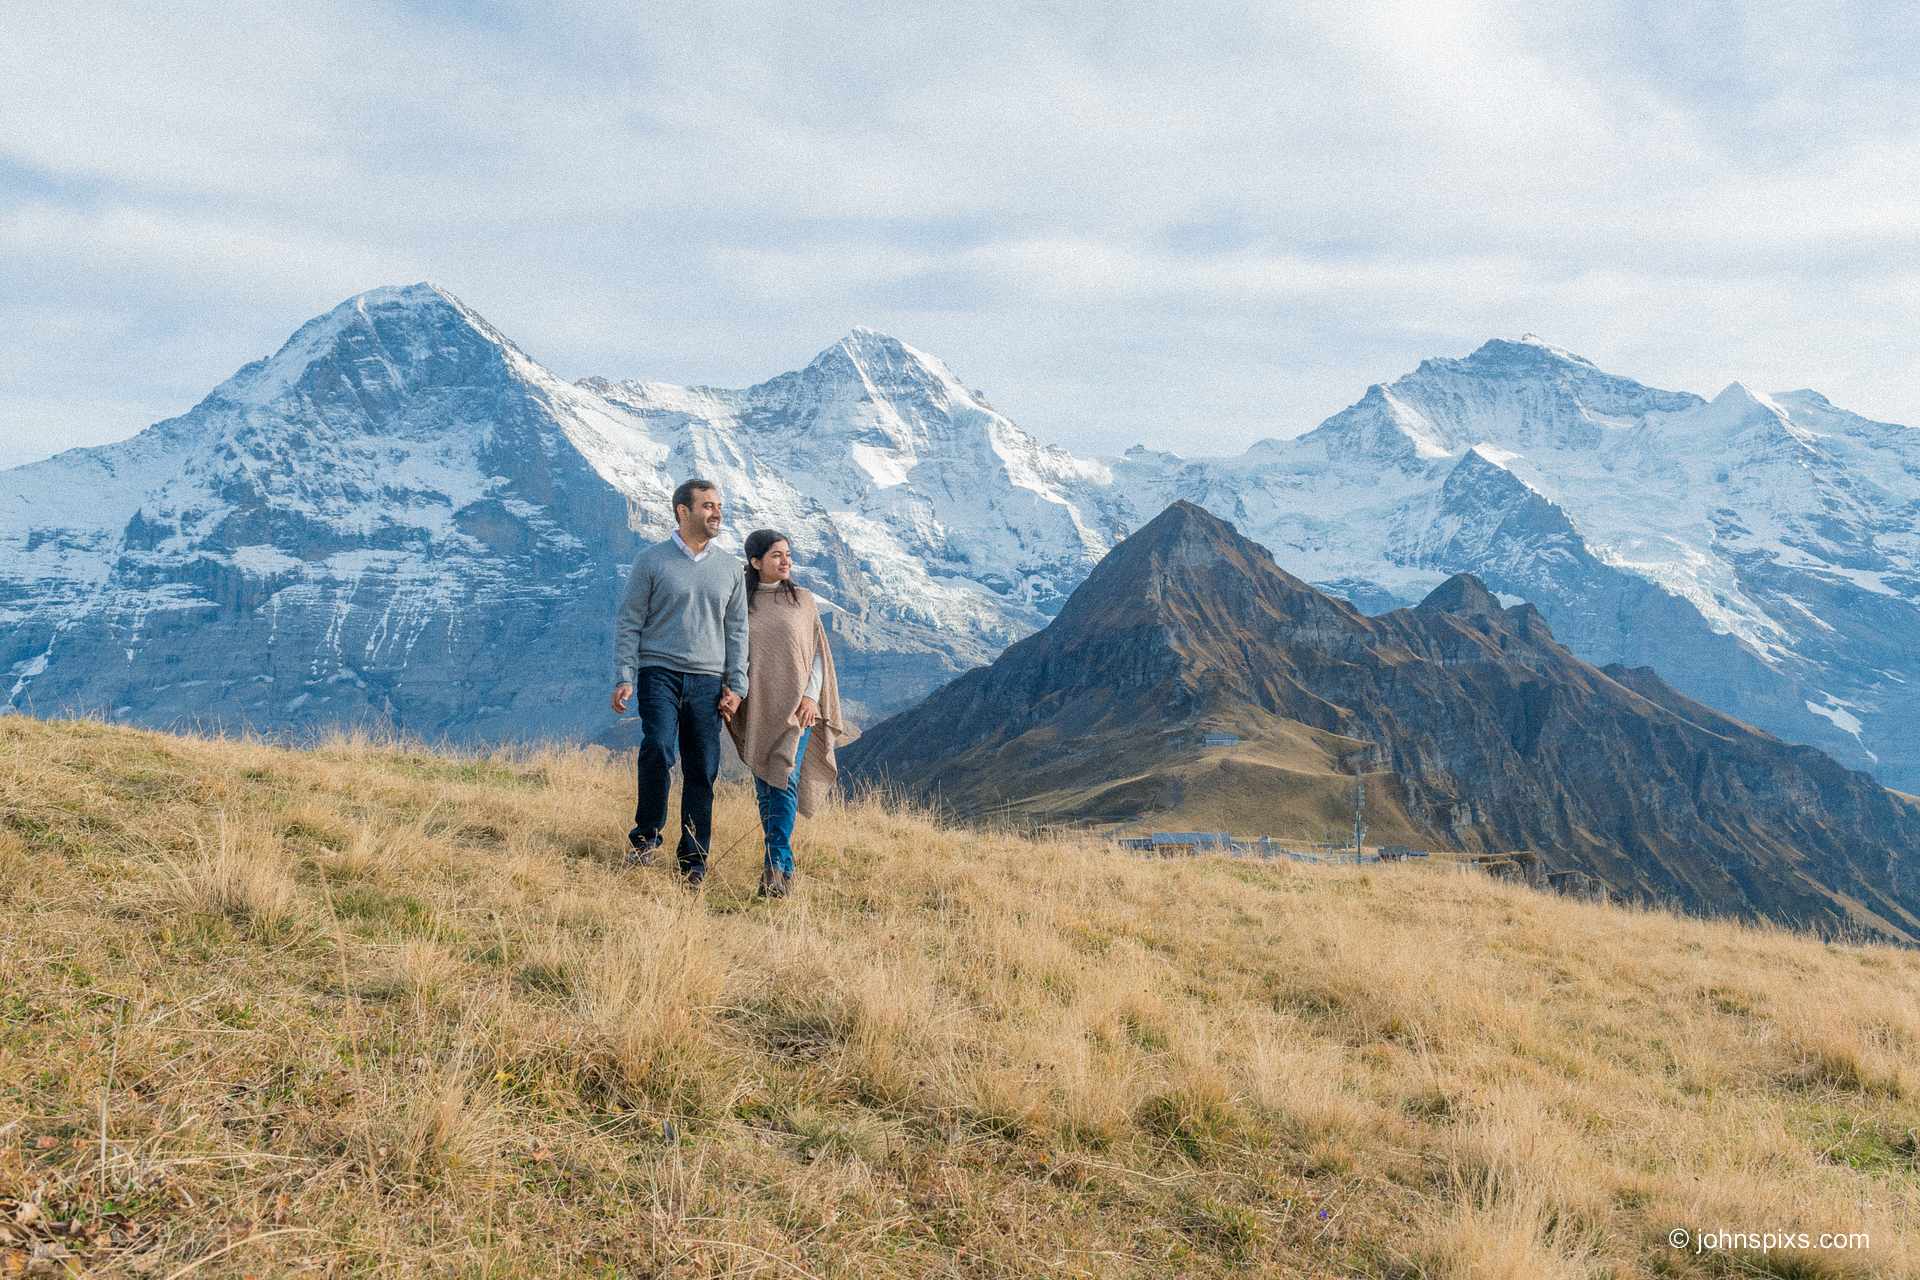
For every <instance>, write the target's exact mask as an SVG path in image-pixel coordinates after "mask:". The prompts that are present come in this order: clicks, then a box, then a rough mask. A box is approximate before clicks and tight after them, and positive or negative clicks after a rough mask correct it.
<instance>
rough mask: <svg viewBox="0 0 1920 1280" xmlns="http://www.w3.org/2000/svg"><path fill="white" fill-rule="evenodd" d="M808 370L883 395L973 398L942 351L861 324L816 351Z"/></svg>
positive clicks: (892, 396) (884, 396) (882, 396)
mask: <svg viewBox="0 0 1920 1280" xmlns="http://www.w3.org/2000/svg"><path fill="white" fill-rule="evenodd" d="M807 372H809V373H813V374H815V375H816V376H823V377H825V378H828V379H830V380H834V381H857V382H859V383H862V384H864V386H865V388H866V389H867V390H868V391H869V392H870V393H871V394H873V395H874V396H876V397H877V398H881V399H892V398H894V397H897V396H903V395H904V396H908V397H914V396H925V395H932V396H933V397H934V398H936V399H940V400H947V399H971V396H970V395H969V393H968V391H967V389H966V387H964V386H963V385H962V384H961V382H960V380H959V379H958V378H956V377H954V375H953V371H952V370H951V369H949V368H947V365H946V362H945V361H943V360H941V359H940V357H938V356H936V355H932V354H930V353H928V352H925V351H921V350H920V349H919V348H917V347H910V346H908V345H907V344H906V343H904V342H902V341H900V339H898V338H896V337H894V336H892V335H891V334H886V333H882V332H880V331H879V330H878V329H869V328H866V327H865V326H863V325H857V326H855V327H854V328H853V329H851V330H849V331H848V332H847V335H846V336H845V337H843V338H841V339H840V341H838V342H836V343H834V344H833V345H832V346H831V347H828V348H827V349H826V350H825V351H822V352H821V353H820V354H819V355H818V356H815V357H814V359H813V361H812V363H810V364H809V365H808V366H807Z"/></svg>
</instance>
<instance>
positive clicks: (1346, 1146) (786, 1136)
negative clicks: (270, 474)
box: [0, 717, 1920, 1280]
mask: <svg viewBox="0 0 1920 1280" xmlns="http://www.w3.org/2000/svg"><path fill="white" fill-rule="evenodd" d="M629 769H630V766H629V764H628V763H627V762H626V761H624V760H617V759H609V758H607V757H606V756H604V755H602V754H599V753H590V752H572V751H548V752H541V753H532V754H525V753H523V754H516V755H496V756H491V757H456V756H446V755H435V754H431V753H427V752H424V751H419V750H408V749H404V748H400V747H395V746H389V745H381V744H375V743H369V742H366V741H361V740H350V739H349V740H341V741H337V742H334V743H330V744H327V745H325V746H323V747H320V748H318V749H316V750H313V751H306V752H300V751H288V750H282V749H278V748H274V747H269V746H266V745H261V744H257V743H246V742H232V741H219V740H203V739H193V738H177V737H168V736H163V735H157V734H151V733H142V732H136V731H130V730H123V729H117V728H109V727H105V726H101V725H97V724H90V723H44V722H38V721H33V720H27V719H24V718H20V717H8V718H5V719H0V1275H4V1274H8V1273H9V1268H12V1269H15V1270H18V1269H25V1268H26V1267H28V1266H29V1259H30V1258H32V1257H33V1256H35V1254H34V1251H35V1250H38V1255H37V1256H38V1257H39V1258H40V1259H42V1264H41V1265H43V1266H44V1265H46V1264H48V1263H52V1264H53V1265H57V1266H67V1267H70V1268H72V1269H76V1270H78V1269H82V1268H83V1269H84V1272H85V1274H89V1275H102V1276H111V1275H128V1276H135V1275H139V1276H160V1277H179V1276H184V1275H188V1274H190V1275H193V1276H198V1277H205V1276H219V1275H246V1274H250V1275H260V1276H267V1275H275V1276H278V1275H296V1274H313V1275H321V1274H328V1275H393V1276H412V1275H447V1276H502V1277H504V1276H520V1275H552V1276H583V1275H584V1276H592V1275H604V1276H752V1275H757V1276H766V1277H774V1276H812V1277H819V1278H822V1280H824V1277H828V1276H856V1275H858V1276H921V1275H954V1276H1030V1275H1040V1274H1050V1275H1111V1276H1165V1275H1182V1276H1209V1275H1220V1276H1225V1275H1245V1274H1272V1275H1329V1276H1332V1275H1343V1276H1344V1275H1357V1276H1372V1277H1383V1278H1384V1277H1398V1278H1400V1280H1407V1278H1410V1277H1415V1276H1463V1277H1464V1276H1475V1277H1478V1276H1500V1277H1513V1278H1514V1280H1521V1278H1523V1277H1524V1278H1529V1280H1531V1278H1535V1277H1544V1278H1547V1280H1553V1278H1555V1277H1602V1276H1617V1277H1625V1276H1643V1275H1644V1276H1687V1277H1691V1276H1751V1275H1771V1276H1783V1277H1785V1276H1803V1277H1824V1276H1856V1275H1858V1276H1866V1275H1884V1276H1897V1275H1913V1274H1920V1246H1917V1245H1916V1243H1915V1242H1914V1240H1913V1239H1912V1232H1913V1230H1914V1228H1913V1226H1912V1225H1911V1224H1913V1223H1914V1222H1916V1221H1920V1150H1917V1149H1916V1130H1917V1129H1920V1065H1917V1064H1920V955H1916V954H1915V953H1913V952H1908V951H1901V950H1896V949H1891V948H1883V947H1873V946H1839V945H1827V944H1821V943H1819V942H1816V941H1813V940H1811V939H1807V938H1803V937H1797V936H1794V935H1790V934H1786V933H1783V932H1779V931H1773V930H1761V929H1752V928H1746V927H1740V926H1736V925H1730V924H1724V923H1707V922H1700V921H1692V920H1682V919H1677V918H1673V917H1670V916H1666V915H1662V914H1659V913H1654V912H1643V911H1629V910H1623V909H1620V908H1617V907H1606V906H1600V905H1595V904H1590V903H1584V902H1576V901H1571V900H1565V899H1558V898H1553V897H1547V896H1542V895H1538V894H1535V893H1533V892H1530V891H1528V890H1526V889H1523V888H1519V887H1515V886H1509V885H1505V884H1501V883H1497V882H1493V881H1488V880H1484V879H1480V878H1477V877H1469V876H1459V875H1453V874H1447V873H1442V872H1440V871H1437V870H1434V869H1431V868H1420V867H1407V868H1371V869H1366V870H1360V869H1342V868H1311V869H1309V868H1297V867H1291V866H1263V865H1250V864H1245V863H1234V862H1227V861H1219V860H1212V859H1196V860H1191V861H1183V862H1175V863H1151V862H1145V861H1137V860H1133V859H1130V858H1127V857H1124V856H1121V855H1119V854H1117V853H1115V852H1114V851H1112V850H1111V849H1109V848H1107V847H1103V846H1099V845H1095V844H1089V843H1072V842H1051V843H1036V842H1033V841H1029V840H1025V839H1021V838H1016V837H1012V836H997V835H987V834H982V833H979V832H975V831H968V830H963V829H955V828H945V827H941V826H939V825H938V824H936V823H934V822H933V821H931V820H930V819H929V818H927V817H926V816H925V815H923V814H920V813H916V812H913V811H911V810H906V809H901V808H898V807H889V806H887V805H884V804H881V803H879V802H868V803H862V804H859V805H856V806H853V807H851V808H849V809H847V810H845V811H843V812H839V813H836V814H834V815H832V816H829V817H826V818H823V819H820V820H816V821H813V822H811V823H803V824H802V827H801V832H800V838H799V841H798V851H799V854H798V858H799V865H800V868H801V882H800V883H801V892H800V895H799V897H798V898H797V899H796V900H793V901H790V902H787V903H782V904H766V903H760V902H756V901H754V900H753V898H752V896H751V894H752V888H753V885H754V883H755V879H756V876H757V870H758V868H757V862H758V846H757V830H756V824H755V821H754V816H753V803H752V797H751V794H750V793H748V792H746V791H744V790H742V789H739V788H728V789H726V790H724V791H723V794H722V798H721V803H720V808H719V814H718V822H717V830H718V833H719V835H718V840H719V842H720V844H721V846H722V852H721V854H720V856H719V858H718V862H717V868H716V875H715V880H714V882H713V883H712V884H711V885H710V887H709V888H708V890H707V891H706V892H705V893H704V895H703V896H700V897H690V896H688V895H686V894H685V893H684V892H682V891H681V890H679V889H678V888H677V886H676V885H674V884H673V883H672V882H671V880H670V878H669V877H668V876H666V875H665V874H664V873H661V872H658V871H653V872H642V873H637V874H623V873H621V872H619V871H617V870H615V869H614V867H613V865H612V860H613V859H614V858H615V856H616V854H617V849H618V842H619V839H620V837H621V834H622V832H623V830H624V825H625V824H624V822H623V821H622V815H623V813H624V811H625V809H626V807H627V806H628V804H630V796H631V790H630V788H631V777H630V773H629ZM1676 1229H1686V1230H1695V1231H1698V1230H1720V1231H1750V1232H1756V1233H1757V1232H1762V1231H1783V1230H1794V1231H1799V1230H1804V1231H1807V1232H1809V1233H1819V1232H1852V1233H1865V1234H1866V1235H1867V1237H1868V1238H1869V1239H1870V1241H1871V1244H1870V1245H1869V1246H1868V1247H1865V1248H1860V1247H1854V1248H1847V1249H1819V1248H1811V1249H1806V1250H1798V1249H1777V1248H1776V1249H1768V1250H1765V1251H1763V1250H1761V1249H1758V1248H1745V1249H1735V1248H1726V1249H1709V1250H1706V1251H1703V1252H1696V1251H1694V1250H1693V1249H1690V1248H1682V1249H1675V1248H1673V1247H1671V1246H1670V1245H1669V1244H1668V1236H1669V1233H1670V1232H1672V1231H1674V1230H1676ZM63 1253H64V1254H67V1255H70V1261H66V1262H60V1261H58V1259H59V1257H60V1255H61V1254H63Z"/></svg>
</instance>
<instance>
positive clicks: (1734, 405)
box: [1699, 382, 1787, 428]
mask: <svg viewBox="0 0 1920 1280" xmlns="http://www.w3.org/2000/svg"><path fill="white" fill-rule="evenodd" d="M1786 416H1787V415H1786V411H1785V410H1783V409H1782V408H1781V407H1780V406H1779V405H1777V404H1775V403H1774V402H1773V398H1772V397H1771V396H1765V395H1761V394H1759V393H1758V392H1755V391H1753V390H1751V389H1749V388H1748V386H1747V385H1746V384H1745V383H1744V382H1729V383H1728V384H1727V385H1726V389H1725V390H1723V391H1722V392H1721V393H1720V394H1719V395H1717V396H1715V397H1714V398H1713V399H1712V400H1710V401H1708V402H1707V405H1706V407H1705V408H1703V409H1701V410H1700V411H1699V417H1700V422H1701V424H1702V425H1703V426H1707V427H1719V428H1734V427H1740V426H1745V425H1749V424H1752V423H1755V422H1768V421H1776V422H1782V423H1784V422H1785V421H1786Z"/></svg>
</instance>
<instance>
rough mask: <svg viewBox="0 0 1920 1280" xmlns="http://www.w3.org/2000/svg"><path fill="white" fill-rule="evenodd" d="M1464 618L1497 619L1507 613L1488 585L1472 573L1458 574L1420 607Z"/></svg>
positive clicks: (1430, 595)
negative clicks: (1488, 588)
mask: <svg viewBox="0 0 1920 1280" xmlns="http://www.w3.org/2000/svg"><path fill="white" fill-rule="evenodd" d="M1418 607H1419V608H1422V609H1434V610H1438V611H1439V612H1441V613H1452V614H1457V615H1459V616H1461V617H1463V618H1497V617H1500V616H1501V615H1502V614H1504V613H1505V610H1504V609H1502V608H1501V607H1500V601H1499V598H1498V597H1496V596H1495V595H1494V594H1493V592H1491V591H1489V590H1487V584H1486V583H1484V582H1482V581H1480V579H1478V578H1476V577H1474V576H1473V575H1472V574H1470V573H1456V574H1454V575H1453V576H1452V577H1451V578H1448V579H1447V580H1446V581H1445V582H1443V583H1441V584H1440V585H1439V586H1437V587H1435V588H1434V589H1433V590H1432V591H1430V592H1428V593H1427V598H1426V599H1424V600H1422V601H1421V602H1420V604H1419V606H1418Z"/></svg>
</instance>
